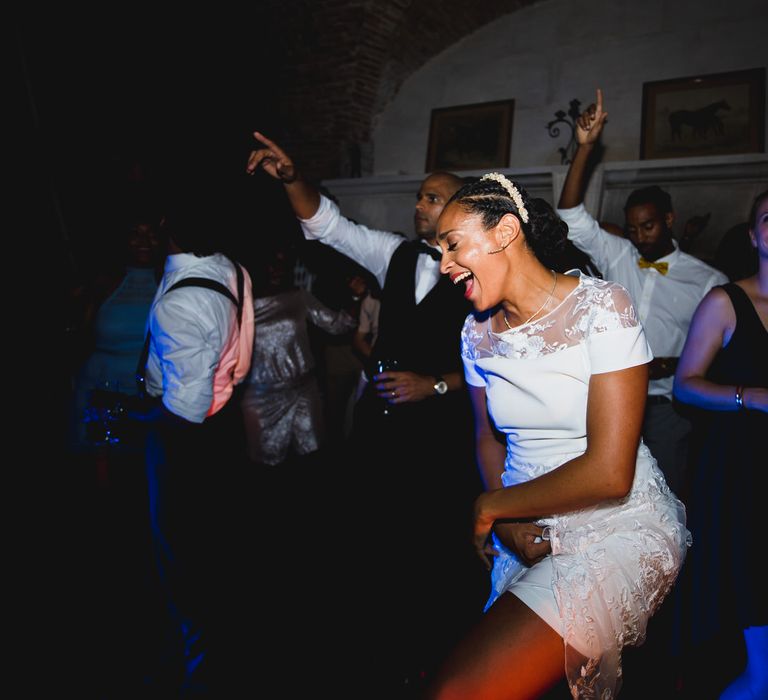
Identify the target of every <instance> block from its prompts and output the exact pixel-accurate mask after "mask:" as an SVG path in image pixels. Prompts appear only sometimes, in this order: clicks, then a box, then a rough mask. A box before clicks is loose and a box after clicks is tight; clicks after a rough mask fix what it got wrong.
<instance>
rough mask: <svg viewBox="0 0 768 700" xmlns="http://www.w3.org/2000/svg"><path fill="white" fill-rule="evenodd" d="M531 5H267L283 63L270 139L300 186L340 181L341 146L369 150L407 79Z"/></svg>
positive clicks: (485, 0) (319, 1)
mask: <svg viewBox="0 0 768 700" xmlns="http://www.w3.org/2000/svg"><path fill="white" fill-rule="evenodd" d="M535 1H536V0H482V2H477V3H475V2H469V1H468V0H440V1H439V2H436V1H435V0H390V1H386V2H381V1H379V2H374V1H373V0H352V1H342V0H295V1H294V2H285V0H270V8H269V9H270V14H271V15H272V27H273V29H274V31H275V32H276V34H275V35H274V36H273V37H272V41H273V42H274V44H275V45H279V46H280V52H281V56H280V60H281V61H282V63H281V66H282V67H281V69H280V71H279V79H278V83H277V86H276V88H275V89H276V94H277V95H278V97H277V98H276V100H277V111H276V114H275V117H274V118H275V119H276V120H277V124H278V126H277V133H276V137H279V138H280V139H281V141H282V143H284V144H285V146H286V148H288V149H289V150H290V152H291V153H293V154H295V155H296V158H297V160H299V162H300V163H301V166H302V169H303V170H304V172H305V174H306V175H307V176H308V177H314V178H330V177H338V176H340V175H343V174H346V167H345V158H346V156H347V153H348V149H349V147H350V146H352V145H353V144H361V143H362V144H364V143H366V142H368V141H369V139H370V134H371V129H372V126H373V120H374V117H375V115H376V114H378V113H379V112H380V111H381V110H382V109H383V108H384V107H385V106H386V105H387V104H388V102H389V101H390V100H391V99H392V98H393V97H394V96H395V94H396V93H397V91H398V89H399V87H400V86H401V85H402V83H403V81H404V80H405V79H406V78H407V77H408V76H410V75H411V74H412V73H413V72H414V71H416V70H418V69H419V68H420V67H421V66H422V65H423V64H424V63H426V62H427V61H428V60H429V59H430V58H432V57H433V56H435V55H437V54H438V53H440V52H441V51H443V50H444V49H446V48H448V47H449V46H451V45H452V44H454V43H456V42H457V41H459V40H460V39H462V38H463V37H464V36H467V35H468V34H470V33H472V32H474V31H475V30H477V29H479V28H480V27H482V26H483V25H485V24H487V23H489V22H491V21H493V20H494V19H496V18H498V17H500V16H502V15H505V14H508V13H510V12H514V11H515V10H518V9H520V8H522V7H525V6H528V5H531V4H533V2H535ZM275 36H277V37H279V40H276V39H275ZM363 174H365V169H364V171H363Z"/></svg>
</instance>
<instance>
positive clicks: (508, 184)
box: [480, 173, 528, 224]
mask: <svg viewBox="0 0 768 700" xmlns="http://www.w3.org/2000/svg"><path fill="white" fill-rule="evenodd" d="M480 180H481V181H482V180H494V181H495V182H498V183H499V184H500V185H501V186H502V187H503V188H504V189H505V190H506V191H507V194H509V196H510V197H511V198H512V201H513V202H514V203H515V206H516V207H517V211H518V212H519V214H520V218H521V219H522V220H523V223H524V224H527V223H528V210H527V209H526V208H525V205H524V204H523V196H522V195H521V194H520V190H518V189H517V187H515V185H514V184H513V183H512V181H511V180H508V179H507V178H506V177H504V175H502V174H501V173H487V174H486V175H483V176H482V177H481V178H480Z"/></svg>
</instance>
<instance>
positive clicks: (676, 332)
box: [557, 204, 728, 399]
mask: <svg viewBox="0 0 768 700" xmlns="http://www.w3.org/2000/svg"><path fill="white" fill-rule="evenodd" d="M557 213H558V214H559V215H560V217H561V218H562V219H563V221H565V223H567V224H568V238H569V239H570V240H571V241H573V243H574V245H576V247H577V248H579V249H580V250H582V251H583V252H585V253H586V254H587V255H589V256H590V257H591V258H592V260H593V261H594V263H595V265H597V267H598V268H599V269H600V271H601V272H602V273H603V277H604V278H605V279H606V280H611V281H613V282H618V283H619V284H620V285H622V286H623V287H625V288H626V289H627V290H628V291H629V293H630V295H631V296H632V299H633V301H634V303H635V308H636V309H637V315H638V318H639V319H640V322H641V323H642V324H643V327H644V329H645V335H646V337H647V339H648V343H649V344H650V346H651V350H652V352H653V355H654V357H680V353H681V352H682V350H683V345H684V344H685V338H686V336H687V335H688V326H689V325H690V322H691V317H692V316H693V312H694V311H695V310H696V307H697V306H698V305H699V302H700V301H701V300H702V298H703V297H704V295H705V294H706V293H707V292H708V291H709V290H710V289H711V288H712V287H714V286H715V285H718V284H725V283H726V282H728V278H727V277H726V276H725V275H724V274H723V273H722V272H720V271H718V270H716V269H715V268H713V267H710V266H709V265H707V264H706V263H704V262H702V261H701V260H699V259H698V258H695V257H694V256H692V255H688V254H687V253H683V252H682V251H681V250H679V249H678V246H677V243H676V242H675V241H674V240H673V244H674V246H675V250H674V251H673V252H671V253H670V254H669V255H665V256H664V257H663V258H659V259H658V260H657V261H656V262H665V263H667V264H668V265H669V267H668V270H667V274H666V275H664V274H662V273H660V272H659V271H658V270H656V269H655V268H652V267H647V268H641V267H640V266H639V265H638V261H639V259H640V257H641V255H640V252H639V251H638V250H637V248H635V246H634V245H633V244H632V242H631V241H629V240H628V239H626V238H621V237H620V236H614V235H612V234H610V233H608V232H607V231H604V230H603V229H601V228H600V226H599V224H598V223H597V221H595V219H593V218H592V216H591V215H590V214H589V213H588V212H587V210H586V209H585V208H584V205H583V204H580V205H579V206H577V207H574V208H573V209H558V210H557ZM673 381H674V377H664V378H663V379H654V380H652V381H651V382H650V384H649V388H648V393H649V394H651V395H656V394H661V395H664V396H666V397H667V398H669V399H671V398H672V383H673Z"/></svg>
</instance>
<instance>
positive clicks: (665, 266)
mask: <svg viewBox="0 0 768 700" xmlns="http://www.w3.org/2000/svg"><path fill="white" fill-rule="evenodd" d="M637 266H638V267H641V268H646V267H652V268H653V269H654V270H656V271H657V272H660V273H661V274H662V275H666V274H667V272H669V263H668V262H651V261H650V260H646V259H645V258H638V259H637Z"/></svg>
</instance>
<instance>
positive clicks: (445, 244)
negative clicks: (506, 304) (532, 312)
mask: <svg viewBox="0 0 768 700" xmlns="http://www.w3.org/2000/svg"><path fill="white" fill-rule="evenodd" d="M508 219H512V220H514V222H517V220H516V219H515V217H513V216H511V215H505V216H504V217H502V219H501V220H500V221H499V223H498V224H497V225H496V226H494V227H491V228H489V229H486V228H484V227H483V220H482V217H481V216H480V215H479V214H470V213H467V212H466V211H465V210H463V209H462V208H461V207H460V206H459V205H458V204H456V203H455V202H453V203H451V204H449V205H448V206H447V207H446V208H445V209H444V210H443V213H442V214H441V215H440V218H439V219H438V222H437V242H438V243H439V244H440V249H441V251H442V253H443V259H442V261H441V262H440V272H442V273H443V274H444V275H448V276H449V278H450V279H451V282H453V283H454V284H464V297H465V298H466V299H468V300H469V301H470V302H472V305H473V306H474V307H475V309H477V310H478V311H485V310H487V309H490V308H492V307H494V306H496V305H497V304H499V303H500V302H501V301H502V298H503V290H504V281H505V278H506V277H507V275H508V273H509V260H508V258H507V256H506V255H504V252H503V250H501V251H499V248H500V247H501V246H504V247H505V248H506V245H509V243H510V242H511V240H512V238H511V237H510V236H513V233H514V232H510V231H509V230H508V229H510V228H514V229H515V230H516V231H517V233H519V225H518V226H512V227H511V226H510V221H508ZM492 251H497V253H498V254H497V253H494V252H492Z"/></svg>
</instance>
